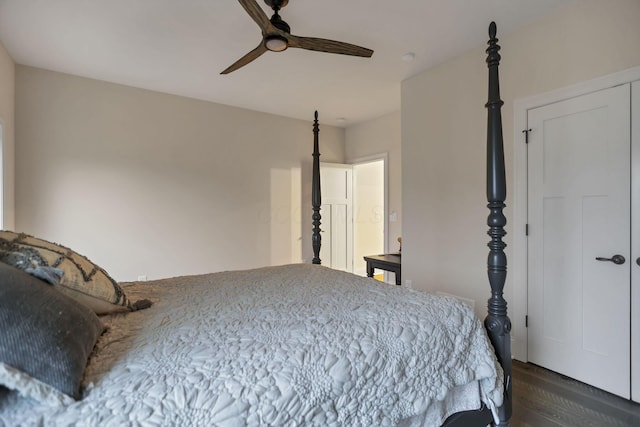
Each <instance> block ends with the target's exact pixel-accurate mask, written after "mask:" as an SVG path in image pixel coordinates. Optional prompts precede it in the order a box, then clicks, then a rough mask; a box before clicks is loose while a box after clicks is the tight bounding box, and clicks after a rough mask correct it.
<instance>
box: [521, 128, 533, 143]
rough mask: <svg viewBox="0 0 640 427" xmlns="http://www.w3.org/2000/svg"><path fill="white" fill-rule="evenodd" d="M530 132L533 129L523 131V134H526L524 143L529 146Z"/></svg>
mask: <svg viewBox="0 0 640 427" xmlns="http://www.w3.org/2000/svg"><path fill="white" fill-rule="evenodd" d="M529 132H531V129H525V130H523V131H522V133H524V143H525V144H528V143H529Z"/></svg>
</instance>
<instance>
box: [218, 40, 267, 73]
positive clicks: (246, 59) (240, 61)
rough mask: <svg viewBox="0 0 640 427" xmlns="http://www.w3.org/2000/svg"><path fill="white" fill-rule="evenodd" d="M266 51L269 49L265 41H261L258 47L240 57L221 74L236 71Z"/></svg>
mask: <svg viewBox="0 0 640 427" xmlns="http://www.w3.org/2000/svg"><path fill="white" fill-rule="evenodd" d="M266 51H267V48H266V47H265V46H264V43H262V42H260V44H259V45H258V47H256V48H255V49H253V50H252V51H251V52H249V53H247V54H246V55H245V56H243V57H242V58H240V59H238V60H237V61H236V62H234V63H233V64H231V65H230V66H229V67H228V68H227V69H225V70H224V71H223V72H221V73H220V74H229V73H230V72H232V71H235V70H237V69H238V68H242V67H244V66H245V65H247V64H248V63H249V62H251V61H253V60H254V59H257V58H258V57H259V56H260V55H262V54H263V53H265V52H266Z"/></svg>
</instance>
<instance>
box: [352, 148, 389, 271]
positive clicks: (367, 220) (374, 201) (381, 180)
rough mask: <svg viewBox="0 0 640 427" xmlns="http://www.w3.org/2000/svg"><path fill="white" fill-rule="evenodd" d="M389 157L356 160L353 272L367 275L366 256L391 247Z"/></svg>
mask: <svg viewBox="0 0 640 427" xmlns="http://www.w3.org/2000/svg"><path fill="white" fill-rule="evenodd" d="M386 160H387V159H386V155H380V156H375V157H369V158H366V159H360V160H358V161H356V162H354V163H353V272H354V273H355V274H358V275H361V276H366V274H367V268H366V263H365V261H364V259H363V257H364V256H366V255H376V254H383V253H386V252H387V249H388V239H387V234H388V225H387V218H388V214H387V190H386V189H387V172H386V167H387V161H386ZM385 279H387V278H386V277H385Z"/></svg>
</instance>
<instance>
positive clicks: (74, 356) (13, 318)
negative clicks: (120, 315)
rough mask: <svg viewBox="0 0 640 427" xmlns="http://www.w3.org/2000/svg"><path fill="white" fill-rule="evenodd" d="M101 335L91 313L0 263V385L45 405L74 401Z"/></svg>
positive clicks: (43, 283)
mask: <svg viewBox="0 0 640 427" xmlns="http://www.w3.org/2000/svg"><path fill="white" fill-rule="evenodd" d="M102 330H103V326H102V323H101V322H100V319H98V316H96V314H95V313H94V312H93V311H92V310H91V309H89V308H88V307H85V306H84V305H82V304H80V303H78V302H77V301H75V300H73V299H72V298H69V297H68V296H66V295H64V294H63V293H61V292H58V291H56V290H55V289H53V287H52V286H51V285H49V284H47V283H46V282H44V281H42V280H40V279H37V278H35V277H32V276H30V275H29V274H27V273H24V272H22V271H20V270H18V269H17V268H15V267H12V266H10V265H7V264H5V263H1V262H0V385H2V386H5V387H7V388H9V389H13V390H17V391H18V392H19V393H20V394H22V395H24V396H27V397H31V398H33V399H36V400H39V401H42V402H46V403H50V404H60V403H62V404H65V403H70V402H73V399H78V398H80V382H81V380H82V376H83V374H84V369H85V367H86V365H87V360H88V358H89V355H90V354H91V351H92V350H93V347H94V345H95V343H96V341H97V340H98V337H99V336H100V334H101V333H102Z"/></svg>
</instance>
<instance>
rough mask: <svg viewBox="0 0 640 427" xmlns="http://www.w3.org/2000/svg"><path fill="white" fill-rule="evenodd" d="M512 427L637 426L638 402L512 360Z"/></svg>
mask: <svg viewBox="0 0 640 427" xmlns="http://www.w3.org/2000/svg"><path fill="white" fill-rule="evenodd" d="M511 426H512V427H525V426H527V427H529V426H530V427H558V426H563V427H573V426H575V427H609V426H620V427H623V426H624V427H626V426H630V427H631V426H633V427H640V404H638V403H634V402H631V401H629V400H625V399H622V398H620V397H617V396H614V395H612V394H610V393H607V392H604V391H602V390H599V389H597V388H594V387H591V386H588V385H586V384H584V383H581V382H579V381H576V380H573V379H571V378H567V377H565V376H562V375H559V374H556V373H554V372H551V371H548V370H546V369H543V368H540V367H538V366H535V365H532V364H528V363H522V362H518V361H517V360H514V361H513V417H512V419H511Z"/></svg>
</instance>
